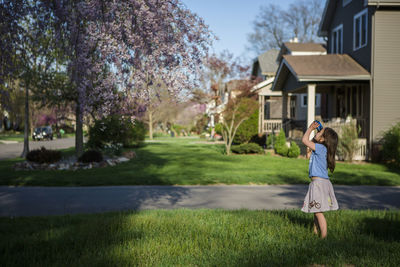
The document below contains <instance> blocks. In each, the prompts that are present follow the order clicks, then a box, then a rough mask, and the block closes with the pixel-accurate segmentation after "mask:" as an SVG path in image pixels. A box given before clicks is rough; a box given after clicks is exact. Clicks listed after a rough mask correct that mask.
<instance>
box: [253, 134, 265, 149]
mask: <svg viewBox="0 0 400 267" xmlns="http://www.w3.org/2000/svg"><path fill="white" fill-rule="evenodd" d="M250 143H256V144H257V145H259V146H260V147H264V148H265V147H266V143H267V135H266V134H262V135H260V134H256V135H254V136H253V137H251V139H250Z"/></svg>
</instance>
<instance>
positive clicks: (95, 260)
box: [0, 209, 400, 266]
mask: <svg viewBox="0 0 400 267" xmlns="http://www.w3.org/2000/svg"><path fill="white" fill-rule="evenodd" d="M326 217H327V221H328V226H329V230H328V237H327V239H326V240H320V239H319V238H317V237H316V236H315V235H313V234H312V230H311V227H312V225H311V222H312V215H310V214H304V213H302V212H300V211H294V210H293V211H288V210H286V211H248V210H236V211H226V210H204V209H202V210H186V209H180V210H169V211H167V210H151V211H140V212H124V213H105V214H97V215H73V216H50V217H31V218H27V217H25V218H14V219H11V218H0V234H1V237H2V238H1V239H0V262H1V263H2V265H3V266H316V265H318V264H319V265H322V264H324V265H327V266H344V265H350V266H400V212H399V211H350V210H341V211H337V212H332V213H327V214H326Z"/></svg>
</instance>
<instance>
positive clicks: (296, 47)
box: [285, 42, 326, 52]
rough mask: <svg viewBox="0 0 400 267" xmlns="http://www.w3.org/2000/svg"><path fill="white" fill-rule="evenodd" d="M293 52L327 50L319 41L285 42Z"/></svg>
mask: <svg viewBox="0 0 400 267" xmlns="http://www.w3.org/2000/svg"><path fill="white" fill-rule="evenodd" d="M285 46H286V47H287V49H289V50H290V51H291V52H326V49H325V47H323V46H322V44H318V43H289V42H287V43H285Z"/></svg>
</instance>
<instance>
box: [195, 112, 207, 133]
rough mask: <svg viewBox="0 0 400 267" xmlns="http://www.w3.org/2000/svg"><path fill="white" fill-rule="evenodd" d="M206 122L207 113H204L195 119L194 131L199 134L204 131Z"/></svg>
mask: <svg viewBox="0 0 400 267" xmlns="http://www.w3.org/2000/svg"><path fill="white" fill-rule="evenodd" d="M207 124H208V116H207V114H204V115H203V116H202V117H201V118H200V119H198V120H197V121H196V126H195V127H196V133H197V134H201V133H202V132H204V131H205V130H206V128H207Z"/></svg>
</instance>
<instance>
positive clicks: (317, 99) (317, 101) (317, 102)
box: [300, 94, 321, 108]
mask: <svg viewBox="0 0 400 267" xmlns="http://www.w3.org/2000/svg"><path fill="white" fill-rule="evenodd" d="M300 97H301V101H300V102H301V107H302V108H306V107H307V104H308V103H307V104H306V103H305V101H304V98H306V99H307V97H308V96H307V94H301V95H300ZM320 106H321V94H315V107H316V108H319V107H320Z"/></svg>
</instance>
